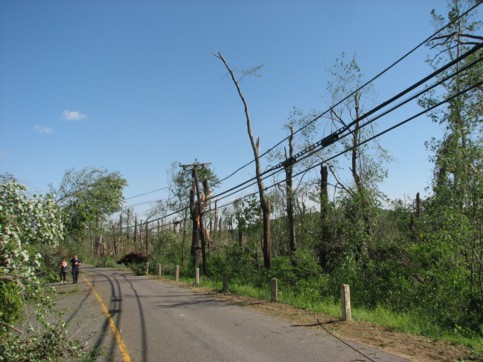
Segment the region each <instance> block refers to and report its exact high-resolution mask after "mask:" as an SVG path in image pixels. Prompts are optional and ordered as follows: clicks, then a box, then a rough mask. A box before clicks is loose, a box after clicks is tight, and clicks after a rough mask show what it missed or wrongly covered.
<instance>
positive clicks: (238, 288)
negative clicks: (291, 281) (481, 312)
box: [185, 277, 483, 355]
mask: <svg viewBox="0 0 483 362" xmlns="http://www.w3.org/2000/svg"><path fill="white" fill-rule="evenodd" d="M185 280H186V281H187V282H188V283H192V284H194V281H193V279H192V278H185ZM200 285H201V286H204V287H208V288H211V289H213V290H217V291H222V283H221V282H220V281H216V280H212V279H209V278H206V277H204V278H202V280H201V283H200ZM229 292H230V293H231V294H235V295H241V296H247V297H251V298H255V299H260V300H270V290H269V288H263V289H262V288H257V287H254V286H251V285H244V284H238V283H232V284H230V285H229ZM278 301H279V302H280V303H284V304H287V305H290V306H293V307H296V308H300V309H305V310H308V311H311V312H315V313H322V314H325V315H328V316H330V317H334V318H340V316H341V313H342V308H341V303H340V301H336V300H334V299H333V298H322V297H320V295H319V292H318V291H316V290H312V289H308V290H303V291H302V292H299V293H294V292H293V291H290V290H282V291H280V290H279V294H278ZM352 318H353V319H354V320H356V321H357V320H358V321H365V322H369V323H373V324H376V325H379V326H383V327H386V328H388V329H389V330H392V331H397V332H404V333H410V334H413V335H418V336H426V337H430V338H434V339H440V340H446V341H449V342H451V343H454V344H461V345H466V346H468V347H471V348H473V349H474V350H475V353H477V354H478V355H482V353H483V347H482V346H483V339H482V338H479V337H476V336H475V338H467V337H464V336H462V335H461V334H460V333H458V331H456V330H444V329H442V328H441V327H439V326H437V325H435V324H434V323H431V322H429V321H428V320H425V319H424V318H421V317H420V316H416V315H411V314H409V313H396V312H392V311H390V310H388V309H386V308H382V307H377V308H375V309H367V308H361V307H354V305H353V306H352Z"/></svg>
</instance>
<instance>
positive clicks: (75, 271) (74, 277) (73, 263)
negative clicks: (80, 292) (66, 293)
mask: <svg viewBox="0 0 483 362" xmlns="http://www.w3.org/2000/svg"><path fill="white" fill-rule="evenodd" d="M80 263H81V262H80V260H79V258H78V257H77V255H74V257H73V258H72V259H71V261H70V265H71V266H72V283H74V284H76V283H77V277H78V276H79V267H80Z"/></svg>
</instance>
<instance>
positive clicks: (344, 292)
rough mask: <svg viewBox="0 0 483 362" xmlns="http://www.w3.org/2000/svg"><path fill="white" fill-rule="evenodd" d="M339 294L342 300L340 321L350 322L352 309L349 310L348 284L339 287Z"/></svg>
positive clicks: (349, 291)
mask: <svg viewBox="0 0 483 362" xmlns="http://www.w3.org/2000/svg"><path fill="white" fill-rule="evenodd" d="M340 294H341V298H342V320H343V321H350V320H352V308H351V290H350V286H349V285H348V284H342V285H341V287H340Z"/></svg>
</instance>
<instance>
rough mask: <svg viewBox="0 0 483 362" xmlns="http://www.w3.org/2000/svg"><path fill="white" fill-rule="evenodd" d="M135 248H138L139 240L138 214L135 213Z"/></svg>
mask: <svg viewBox="0 0 483 362" xmlns="http://www.w3.org/2000/svg"><path fill="white" fill-rule="evenodd" d="M133 236H134V241H133V243H134V250H136V246H137V242H138V216H137V215H134V235H133Z"/></svg>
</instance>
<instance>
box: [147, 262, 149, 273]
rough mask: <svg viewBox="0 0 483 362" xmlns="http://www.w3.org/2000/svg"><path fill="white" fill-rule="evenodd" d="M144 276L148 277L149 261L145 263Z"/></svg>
mask: <svg viewBox="0 0 483 362" xmlns="http://www.w3.org/2000/svg"><path fill="white" fill-rule="evenodd" d="M146 275H149V261H147V262H146Z"/></svg>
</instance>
